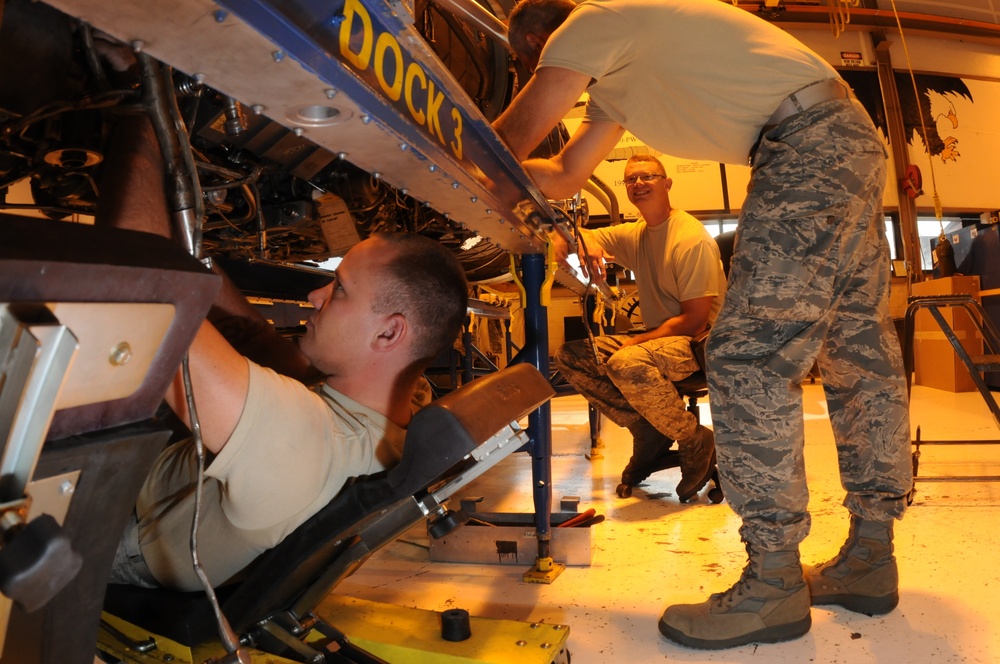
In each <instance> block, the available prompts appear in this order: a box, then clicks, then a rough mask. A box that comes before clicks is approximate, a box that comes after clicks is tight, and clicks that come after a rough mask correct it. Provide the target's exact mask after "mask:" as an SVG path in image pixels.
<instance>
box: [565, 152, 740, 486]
mask: <svg viewBox="0 0 1000 664" xmlns="http://www.w3.org/2000/svg"><path fill="white" fill-rule="evenodd" d="M672 184H673V181H672V180H671V179H670V178H669V177H667V173H666V170H665V169H664V168H663V164H662V163H660V161H659V160H658V159H657V158H656V157H653V156H650V155H637V156H635V157H632V158H631V159H629V160H628V163H627V164H626V165H625V187H626V192H627V193H628V199H629V201H631V202H632V204H633V205H635V206H636V207H637V208H639V212H640V213H641V215H642V217H641V218H640V219H639V220H638V221H636V222H632V223H627V224H618V225H617V226H608V227H605V228H597V229H593V230H588V229H581V232H582V234H583V243H584V245H585V251H584V250H583V249H581V251H580V253H581V255H584V253H585V254H586V255H587V256H588V257H589V259H590V264H588V266H587V267H588V269H589V270H590V271H591V273H592V274H594V273H597V274H599V273H600V272H599V271H600V265H601V263H603V262H604V259H605V258H607V259H608V260H614V262H615V263H618V264H619V265H623V266H625V267H627V268H628V269H630V270H632V271H633V272H634V273H635V280H636V285H637V286H638V289H639V305H640V307H641V311H642V322H643V324H644V325H645V327H646V330H645V331H644V332H642V333H641V334H614V335H606V336H599V337H597V338H596V339H595V343H596V350H597V353H598V354H599V356H600V358H599V359H598V358H597V357H596V356H595V352H594V349H593V348H592V347H591V344H590V340H589V339H580V340H577V341H570V342H568V343H566V344H563V345H562V346H561V347H560V348H559V350H558V351H557V352H556V356H555V363H556V366H557V367H558V368H559V370H560V371H561V372H562V373H563V375H564V376H565V377H566V380H567V381H569V383H570V384H571V385H572V386H573V387H575V388H576V390H577V391H578V392H579V393H580V394H582V395H583V396H584V397H586V398H587V401H589V402H590V403H592V404H593V405H594V406H595V407H596V408H597V409H598V410H600V411H601V412H602V413H604V414H605V415H607V417H608V418H609V419H610V420H611V421H612V422H614V423H615V424H617V425H619V426H622V427H625V428H627V429H628V430H629V431H630V432H631V433H632V458H631V459H630V460H629V463H628V465H627V466H626V467H625V470H624V471H623V472H622V484H625V485H628V486H636V485H638V484H639V483H640V482H642V481H643V480H644V479H646V478H647V477H648V476H649V475H650V474H651V473H653V472H655V471H657V470H661V469H663V468H666V467H669V466H672V465H676V464H675V463H672V459H671V457H672V456H674V455H676V454H678V453H679V455H680V467H681V481H680V482H679V483H678V485H677V497H678V499H679V500H680V501H681V502H682V503H683V502H687V500H688V499H689V498H691V497H692V496H694V495H695V494H696V493H697V492H698V491H699V490H700V489H701V488H702V487H703V486H705V484H706V483H707V482H708V480H709V477H710V476H711V474H712V470H713V468H714V465H715V464H714V459H715V441H714V438H713V435H712V430H711V429H708V428H706V427H704V426H702V425H701V424H699V423H698V419H697V418H696V417H695V416H694V415H693V414H692V413H690V412H688V411H687V410H686V409H685V407H684V400H683V399H682V398H681V396H680V395H679V394H678V393H677V389H676V388H675V387H674V384H673V381H677V380H683V379H684V378H687V377H688V376H690V375H691V374H692V373H694V372H695V371H698V369H699V367H698V362H697V361H696V360H695V358H694V355H693V354H692V352H691V344H690V341H689V340H690V338H691V337H693V336H696V335H698V334H700V333H702V332H704V331H705V330H706V329H708V327H709V326H710V325H711V324H712V322H713V321H714V320H715V316H716V314H718V313H719V309H720V308H721V307H722V296H723V295H724V294H725V292H726V277H725V273H724V272H723V269H722V262H721V260H720V258H719V247H718V245H716V243H715V241H714V240H713V239H712V237H711V236H710V235H709V234H708V231H706V230H705V226H704V225H703V224H702V223H701V222H700V221H698V220H697V219H695V218H694V217H692V216H691V215H689V214H687V213H686V212H684V211H683V210H678V209H675V208H672V207H671V206H670V188H671V186H672ZM553 237H554V238H555V240H556V255H557V257H558V258H559V259H560V260H565V258H566V254H567V251H568V247H567V246H566V243H565V242H564V241H561V237H560V236H558V234H553ZM595 276H596V275H595ZM598 362H600V364H598ZM674 440H676V441H677V445H678V452H671V451H670V447H671V444H672V441H674Z"/></svg>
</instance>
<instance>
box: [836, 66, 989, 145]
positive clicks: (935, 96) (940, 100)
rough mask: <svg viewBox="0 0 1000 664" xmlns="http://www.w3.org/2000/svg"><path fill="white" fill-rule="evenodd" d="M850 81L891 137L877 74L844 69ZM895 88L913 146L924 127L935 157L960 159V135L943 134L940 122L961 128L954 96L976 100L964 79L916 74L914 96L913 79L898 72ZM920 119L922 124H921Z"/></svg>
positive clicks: (843, 72)
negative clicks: (918, 100)
mask: <svg viewBox="0 0 1000 664" xmlns="http://www.w3.org/2000/svg"><path fill="white" fill-rule="evenodd" d="M840 75H841V76H843V77H844V80H845V81H847V84H848V85H850V86H851V87H852V88H853V89H854V94H855V95H857V97H858V101H860V102H861V103H862V105H864V107H865V109H866V110H867V111H868V114H869V115H871V117H872V120H873V121H874V122H875V126H876V127H878V128H879V129H881V130H882V133H883V134H884V135H885V136H886V137H888V136H889V131H888V127H887V125H886V115H885V105H884V104H883V103H882V89H881V87H880V86H879V82H878V74H877V73H876V72H874V71H859V70H856V69H849V70H841V71H840ZM895 75H896V90H897V93H898V94H899V106H900V111H901V113H902V115H903V127H904V130H905V131H906V142H907V143H908V144H910V145H913V140H914V136H916V137H920V139H921V140H922V137H923V132H924V128H926V130H927V140H926V149H927V150H928V151H929V152H930V154H931V156H932V157H940V158H941V161H942V162H945V163H947V162H948V161H958V157H959V156H960V153H959V151H958V138H957V137H955V136H952V135H949V134H945V135H944V136H942V134H941V131H942V130H941V129H939V127H938V123H939V122H941V123H942V124H943V125H944V126H946V127H947V128H946V129H945V130H944V131H946V132H947V131H953V130H955V129H958V113H957V111H956V110H955V104H954V101H953V100H954V99H955V98H957V97H964V98H965V99H968V100H969V101H970V102H971V101H973V99H972V93H971V92H969V88H968V87H967V86H966V85H965V82H964V81H962V79H960V78H958V77H957V76H941V75H937V74H916V75H914V79H915V80H916V87H917V93H918V94H919V99H920V103H919V104H917V98H918V97H917V96H916V95H914V90H913V81H912V80H911V79H910V74H909V73H908V72H896V74H895ZM921 119H922V120H923V123H922V124H921Z"/></svg>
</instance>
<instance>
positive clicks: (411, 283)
mask: <svg viewBox="0 0 1000 664" xmlns="http://www.w3.org/2000/svg"><path fill="white" fill-rule="evenodd" d="M372 237H373V238H377V239H378V240H380V241H382V242H385V243H387V244H388V245H389V246H390V247H391V250H392V251H393V255H392V257H391V258H390V260H388V261H387V262H386V263H385V265H384V266H383V268H382V273H381V275H380V277H379V278H380V280H381V289H380V290H381V293H380V296H379V298H378V300H377V301H375V302H373V303H372V311H373V312H375V313H380V314H394V313H400V314H403V316H405V317H406V320H407V321H408V322H409V324H410V325H411V326H412V329H413V330H414V333H415V336H414V343H413V360H414V363H416V364H419V365H421V370H422V369H424V368H426V367H427V366H428V365H430V363H432V362H433V361H434V360H435V359H437V357H438V356H440V355H441V354H442V353H443V352H444V351H446V350H447V349H448V348H450V347H451V345H452V344H454V343H455V340H456V339H457V338H458V335H459V333H460V332H461V330H462V324H463V323H464V322H465V317H466V313H467V311H468V306H469V285H468V282H467V280H466V278H465V270H464V269H463V268H462V265H461V263H459V261H458V258H456V257H455V254H453V253H452V252H451V251H450V250H449V249H447V248H446V247H445V246H444V245H442V244H441V243H440V242H437V241H435V240H432V239H431V238H429V237H425V236H423V235H417V234H415V233H377V234H375V235H373V236H372Z"/></svg>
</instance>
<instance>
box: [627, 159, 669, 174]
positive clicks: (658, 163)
mask: <svg viewBox="0 0 1000 664" xmlns="http://www.w3.org/2000/svg"><path fill="white" fill-rule="evenodd" d="M637 163H642V164H656V166H657V169H658V170H659V171H660V175H662V176H663V177H667V169H666V167H665V166H664V165H663V162H662V161H660V160H659V159H658V158H656V157H654V156H653V155H651V154H634V155H632V156H631V157H629V158H628V161H627V162H625V168H628V167H629V165H631V164H637Z"/></svg>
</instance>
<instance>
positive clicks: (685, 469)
mask: <svg viewBox="0 0 1000 664" xmlns="http://www.w3.org/2000/svg"><path fill="white" fill-rule="evenodd" d="M677 450H678V452H680V462H681V463H680V466H681V481H680V482H678V483H677V499H678V500H679V501H681V502H682V503H686V502H687V501H688V500H690V499H691V498H692V497H693V496H694V495H695V494H696V493H698V492H699V491H701V489H702V487H704V486H705V485H706V484H708V480H710V479H711V478H712V472H713V471H714V470H715V434H714V433H712V430H711V429H709V428H708V427H706V426H703V425H701V424H699V425H698V428H697V429H695V432H694V435H693V436H691V437H690V438H686V439H684V440H678V441H677Z"/></svg>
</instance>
